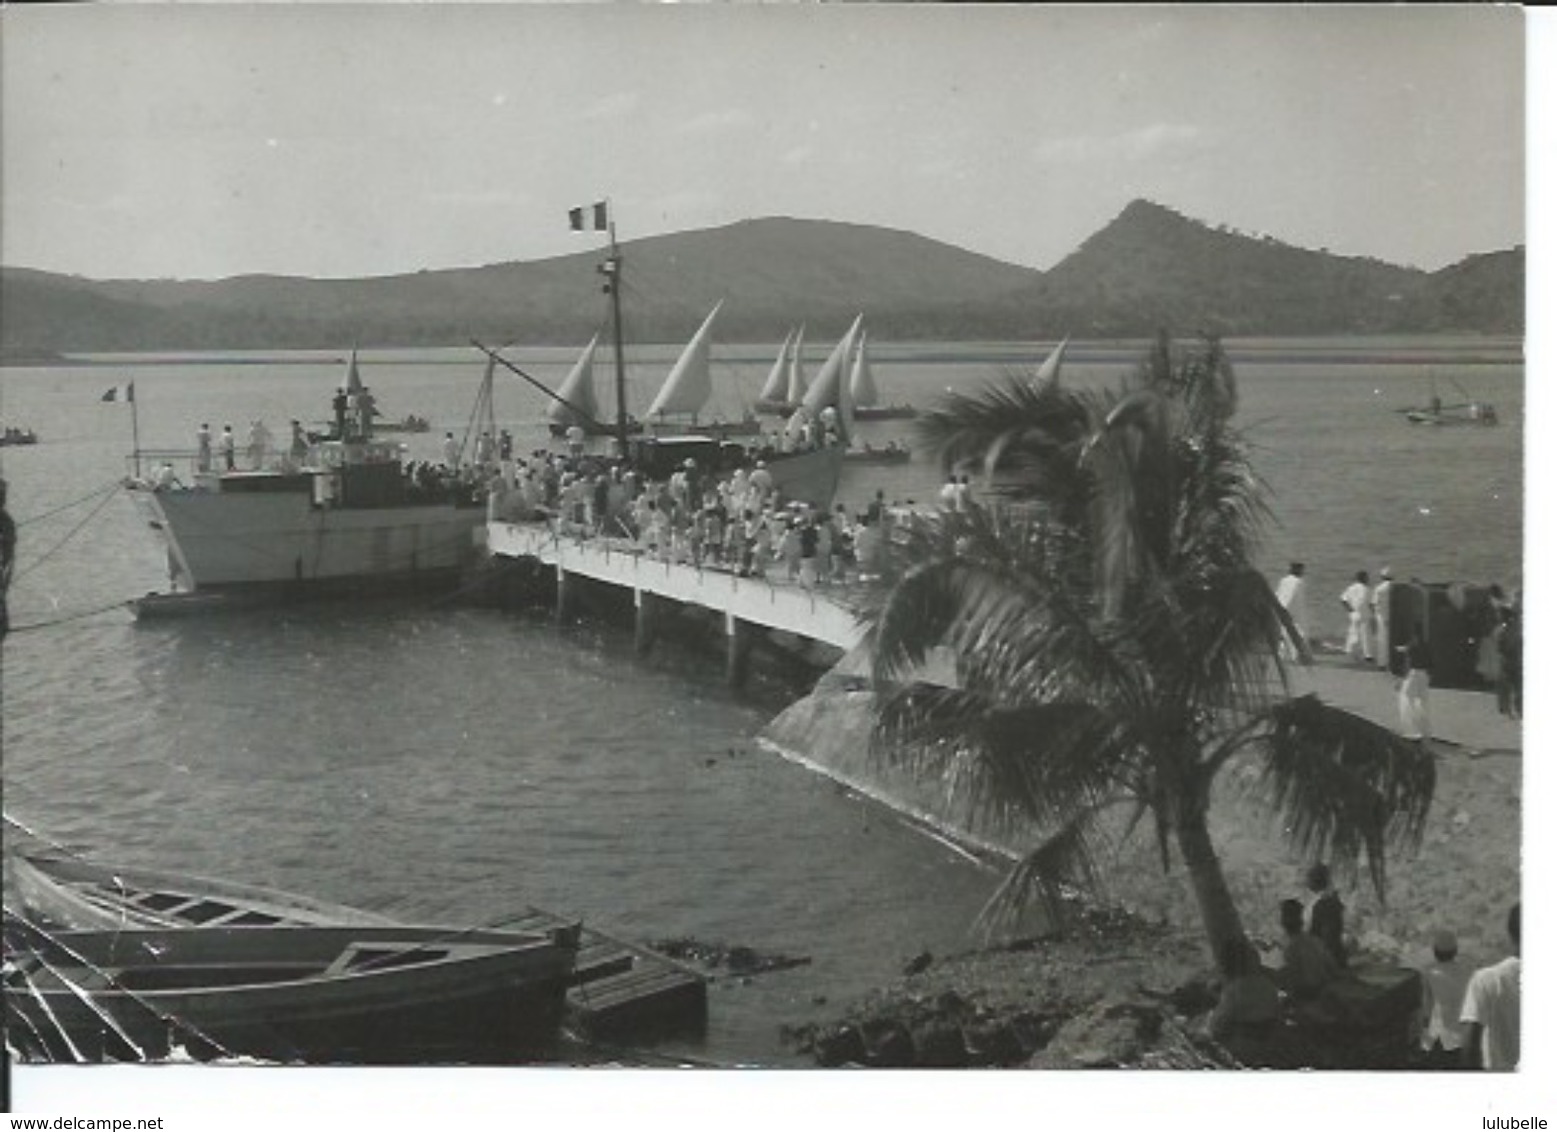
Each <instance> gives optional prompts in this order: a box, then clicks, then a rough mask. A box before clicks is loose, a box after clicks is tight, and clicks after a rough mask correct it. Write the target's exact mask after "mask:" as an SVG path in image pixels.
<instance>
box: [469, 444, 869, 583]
mask: <svg viewBox="0 0 1557 1132" xmlns="http://www.w3.org/2000/svg"><path fill="white" fill-rule="evenodd" d="M770 456H771V453H769V452H768V451H767V450H766V449H754V450H750V451H749V452H748V454H747V457H746V459H745V460H744V461H743V462H742V463H741V464H739V465H738V466H736V467H735V468H733V469H732V470H731V471H730V472H729V474H728V475H716V474H715V473H714V472H712V471H710V470H708V469H705V468H703V467H701V466H699V464H698V463H697V461H696V460H693V459H691V458H687V459H685V460H684V461H683V463H682V465H681V467H679V468H677V469H676V470H675V471H674V472H672V473H671V474H670V475H669V476H668V477H665V478H660V479H655V478H650V477H649V476H647V475H646V474H644V472H642V471H641V470H639V469H637V468H635V467H633V466H632V465H631V464H629V463H628V462H627V461H625V460H620V459H613V458H600V457H593V456H579V455H571V454H570V455H566V456H564V455H559V454H557V453H552V452H547V451H544V450H538V451H535V452H532V453H531V454H530V457H529V458H528V459H523V458H522V459H517V460H512V461H508V460H502V461H500V462H499V466H498V468H497V470H496V471H495V472H494V473H493V474H491V476H490V478H489V480H488V483H487V496H488V499H489V501H490V502H489V505H488V506H489V512H490V514H491V515H492V517H493V518H495V519H500V520H508V521H513V522H520V521H526V520H545V521H548V522H551V523H552V524H553V525H554V527H555V529H556V530H557V532H558V533H559V534H562V535H564V536H567V537H571V538H581V539H602V540H609V541H610V542H612V543H613V544H615V545H617V546H619V547H620V546H627V547H630V548H632V549H633V550H636V551H637V552H639V553H641V554H643V555H645V556H647V557H650V558H653V559H656V560H659V561H662V562H668V563H677V564H682V565H688V566H694V567H698V568H702V569H715V570H726V571H729V572H731V573H733V574H736V575H737V576H740V577H754V578H766V579H768V580H770V581H790V582H794V583H797V584H799V585H802V586H806V587H808V588H809V587H822V586H828V585H833V584H839V583H842V582H844V581H846V580H847V579H849V578H850V577H857V576H860V575H866V576H868V575H870V574H873V573H875V572H877V571H878V570H879V563H880V557H881V554H882V553H883V550H884V546H885V540H886V539H887V537H888V531H889V526H890V523H891V521H892V508H891V507H890V506H889V505H888V504H887V503H886V500H885V498H884V497H883V496H881V494H880V493H878V497H877V499H876V500H874V501H873V502H872V503H871V504H870V505H869V506H868V507H867V508H866V509H865V510H864V511H862V512H859V513H851V512H850V511H849V509H848V508H847V507H846V506H845V505H844V504H841V503H839V504H836V505H835V506H833V507H832V508H830V509H829V508H823V507H817V506H813V505H811V504H809V503H806V502H804V501H800V500H790V499H785V498H784V496H783V494H782V493H781V492H780V491H779V489H778V488H777V486H776V485H775V482H774V478H773V474H772V472H771V471H770V470H769V466H768V458H769V457H770Z"/></svg>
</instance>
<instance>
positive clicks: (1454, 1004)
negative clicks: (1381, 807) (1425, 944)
mask: <svg viewBox="0 0 1557 1132" xmlns="http://www.w3.org/2000/svg"><path fill="white" fill-rule="evenodd" d="M1470 977H1471V969H1470V968H1469V967H1467V966H1466V965H1465V964H1464V963H1462V962H1460V943H1459V940H1457V939H1455V938H1454V933H1453V932H1439V933H1438V934H1437V935H1436V936H1434V937H1433V961H1432V962H1431V963H1429V964H1428V965H1427V966H1426V967H1425V968H1423V970H1422V1005H1421V1011H1420V1014H1419V1016H1418V1017H1419V1021H1420V1023H1421V1027H1422V1048H1423V1049H1424V1050H1426V1051H1427V1054H1428V1057H1429V1059H1430V1060H1431V1062H1432V1063H1433V1064H1434V1065H1436V1066H1439V1067H1441V1068H1444V1069H1448V1068H1451V1067H1453V1066H1454V1065H1455V1064H1456V1063H1458V1062H1459V1060H1460V1052H1459V1051H1460V1038H1461V1031H1460V1011H1461V1009H1462V1008H1463V1006H1464V1004H1465V987H1466V984H1468V983H1469V982H1470Z"/></svg>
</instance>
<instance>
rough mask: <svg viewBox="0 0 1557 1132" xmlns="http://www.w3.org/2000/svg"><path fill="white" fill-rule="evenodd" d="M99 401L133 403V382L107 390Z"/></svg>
mask: <svg viewBox="0 0 1557 1132" xmlns="http://www.w3.org/2000/svg"><path fill="white" fill-rule="evenodd" d="M99 400H102V401H132V402H133V401H134V400H135V382H133V381H132V382H129V383H128V384H125V385H115V386H112V387H110V388H109V389H107V390H106V391H105V392H104V393H103V395H102V397H101V398H99Z"/></svg>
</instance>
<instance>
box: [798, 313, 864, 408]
mask: <svg viewBox="0 0 1557 1132" xmlns="http://www.w3.org/2000/svg"><path fill="white" fill-rule="evenodd" d="M864 318H865V316H864V315H858V316H856V318H855V319H854V325H853V326H851V327H849V332H848V333H847V334H845V335H844V336H843V339H842V341H840V342H839V343H838V345H836V346H834V347H833V352H832V353H831V354H828V355H827V360H826V361H825V362H823V363H822V368H821V369H820V370H819V371H818V372H817V375H816V380H815V381H813V382H812V383H811V388H809V389H807V390H806V395H805V398H804V399H803V400H802V401H801V402H800V404H801V405H802V406H803V407H804V408H805V409H806V411H807V412H809V413H810V414H811V415H812V416H813V417H815V416H817V415H819V414H820V413H821V411H822V410H823V409H825V408H827V406H829V405H836V404H838V391H839V390H840V389H842V388H843V367H844V366H845V365H846V364H847V363H848V360H849V357H850V355H851V353H852V352H853V350H854V337H855V335H856V334H858V333H859V330H860V323H861V322H863V321H864Z"/></svg>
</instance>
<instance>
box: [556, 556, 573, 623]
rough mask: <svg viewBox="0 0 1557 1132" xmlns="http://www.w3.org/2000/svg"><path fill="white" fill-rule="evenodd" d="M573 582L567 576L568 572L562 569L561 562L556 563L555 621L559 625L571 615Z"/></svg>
mask: <svg viewBox="0 0 1557 1132" xmlns="http://www.w3.org/2000/svg"><path fill="white" fill-rule="evenodd" d="M573 591H574V583H573V580H572V579H571V578H569V577H568V572H567V571H566V570H565V569H563V566H562V563H561V562H559V563H557V611H556V617H557V623H558V624H559V625H560V624H562V623H563V622H565V621H567V620H568V619H569V618H570V617H572V616H573V604H574V592H573Z"/></svg>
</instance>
